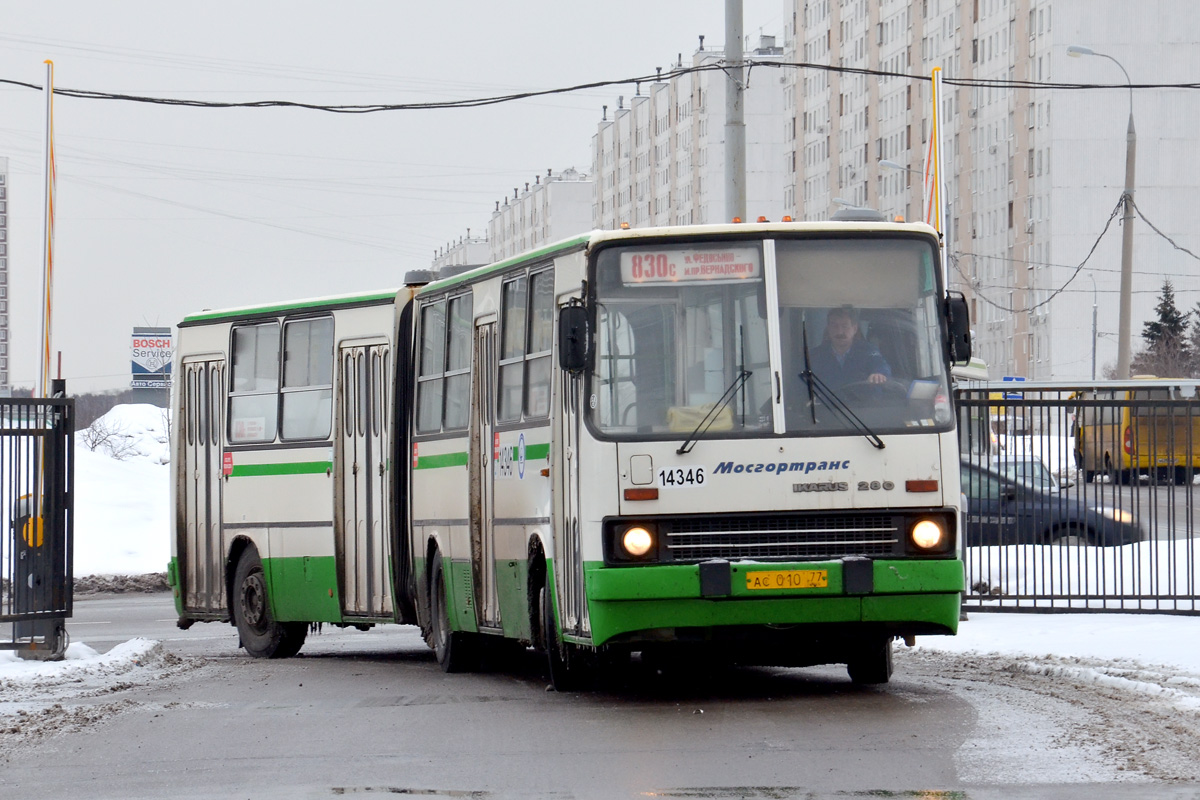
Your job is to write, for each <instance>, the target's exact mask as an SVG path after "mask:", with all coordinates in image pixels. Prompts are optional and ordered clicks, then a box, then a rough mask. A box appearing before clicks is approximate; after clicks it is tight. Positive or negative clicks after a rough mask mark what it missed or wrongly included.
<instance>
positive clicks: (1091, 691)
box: [0, 406, 1200, 783]
mask: <svg viewBox="0 0 1200 800" xmlns="http://www.w3.org/2000/svg"><path fill="white" fill-rule="evenodd" d="M100 427H101V428H103V429H105V430H107V431H109V432H113V431H116V432H118V433H119V437H118V439H117V440H116V442H117V443H116V446H115V451H114V450H113V449H111V448H107V447H106V446H105V445H104V444H103V443H102V444H100V445H96V446H95V449H91V447H89V443H88V441H87V435H86V434H85V432H81V433H79V434H77V436H78V437H79V439H78V440H77V446H76V458H77V464H76V495H77V496H76V524H75V535H76V545H75V574H76V575H77V576H83V575H96V574H118V575H133V574H141V573H147V572H161V571H163V570H164V569H165V568H166V564H167V561H168V558H169V549H170V548H169V545H168V536H167V531H168V530H169V524H168V521H169V508H168V503H169V492H168V486H169V466H168V464H167V461H168V457H169V448H168V445H167V439H168V435H167V425H166V421H165V418H164V416H163V412H162V411H161V410H160V409H157V408H154V407H153V406H118V407H117V408H115V409H113V410H112V411H111V412H110V413H109V414H107V415H106V416H105V417H104V418H102V420H101V425H100ZM95 438H96V437H95V435H94V434H93V438H92V444H95ZM110 438H111V437H110ZM1051 449H1053V448H1051ZM114 452H115V456H114ZM1043 455H1044V456H1045V455H1048V454H1046V453H1044V454H1043ZM1047 460H1048V462H1049V463H1051V465H1052V469H1055V470H1056V471H1058V470H1059V469H1061V464H1060V463H1059V459H1057V458H1050V459H1047ZM1164 544H1165V543H1141V544H1138V545H1131V546H1129V547H1127V548H1104V549H1103V553H1102V554H1100V553H1096V554H1092V555H1091V556H1089V557H1090V558H1093V559H1100V560H1106V563H1105V564H1102V565H1101V566H1103V567H1104V569H1103V570H1100V572H1102V573H1103V574H1107V575H1121V574H1126V568H1127V566H1128V565H1135V567H1136V569H1138V570H1140V569H1142V568H1143V565H1144V564H1145V563H1146V562H1148V561H1149V560H1150V559H1151V558H1167V556H1168V555H1170V556H1171V557H1172V558H1195V551H1194V550H1192V549H1190V548H1191V547H1192V542H1191V541H1190V540H1189V541H1188V542H1187V543H1186V545H1184V544H1182V543H1176V544H1175V545H1172V546H1173V547H1187V548H1188V549H1187V550H1186V551H1180V552H1178V553H1175V552H1172V553H1166V552H1165V551H1164V552H1158V551H1155V552H1154V553H1153V554H1152V555H1151V554H1150V550H1149V548H1152V547H1161V546H1163V545H1164ZM1137 548H1141V549H1140V550H1138V549H1137ZM1096 550H1101V549H1100V548H1096ZM1031 557H1036V556H1031ZM986 559H987V560H986V562H985V563H988V564H991V565H993V569H994V570H995V571H994V572H993V573H992V574H993V575H995V576H997V577H996V578H993V580H997V581H999V582H1000V583H1002V584H1004V588H1005V589H1006V590H1009V591H1019V590H1021V588H1022V587H1021V585H1020V583H1019V580H1020V578H1021V576H1020V575H1011V574H1008V573H1006V572H1003V571H1001V565H1002V564H1004V563H1010V564H1011V563H1014V562H1015V557H1014V554H1008V556H1007V560H1005V559H999V558H998V557H997V556H996V554H986ZM976 563H979V562H978V561H977V562H976ZM1097 563H1099V562H1097ZM1130 568H1133V567H1130ZM189 661H191V660H189ZM189 661H185V660H184V659H180V658H179V657H176V656H173V655H171V654H170V653H168V652H166V651H165V650H164V648H163V645H161V644H160V643H158V642H151V641H147V640H144V639H134V640H132V641H129V642H126V643H124V644H121V645H118V646H117V647H114V648H112V649H111V650H109V651H108V652H106V653H103V654H101V653H98V652H96V651H95V650H93V649H92V648H90V647H88V646H87V644H86V643H85V642H79V641H77V642H74V643H72V644H71V646H70V647H69V648H68V650H67V654H66V658H65V660H63V661H60V662H56V663H40V662H31V661H24V660H21V659H19V658H18V657H17V656H16V655H15V654H13V653H12V652H8V651H0V723H2V722H3V721H4V719H5V718H6V717H9V718H12V717H13V715H14V714H20V715H22V719H23V720H26V721H28V720H33V719H34V718H35V717H36V715H37V714H41V715H42V717H40V718H39V719H42V720H43V722H42V723H39V724H42V725H43V728H42V730H44V731H46V733H47V735H48V734H50V733H53V732H55V731H58V732H61V731H64V730H74V729H77V728H78V726H81V725H83V724H85V723H87V722H88V720H87V719H83V718H80V717H79V716H78V714H79V713H80V712H79V711H78V708H77V707H74V706H71V705H70V701H71V699H72V698H73V697H75V696H77V695H78V693H79V691H80V689H81V687H82V689H85V690H87V689H92V688H95V687H97V686H118V685H124V686H128V685H130V684H137V683H144V682H148V681H152V680H157V679H161V678H162V677H164V676H171V675H177V674H179V673H180V672H183V671H186V670H189V669H192V668H194V667H193V666H190V665H189ZM896 664H897V667H896V674H895V676H894V677H893V681H892V684H891V685H890V686H889V687H887V688H886V689H884V690H883V691H888V692H892V693H894V694H895V695H896V696H897V697H908V698H910V699H911V700H912V701H913V702H924V701H925V700H924V699H923V698H924V696H923V695H922V694H921V693H922V692H923V691H925V689H924V686H925V685H928V683H929V682H931V681H936V683H937V684H938V686H939V687H940V689H941V690H942V691H949V692H952V693H954V694H955V695H957V696H959V697H961V698H962V699H963V700H965V701H966V702H968V703H970V705H971V707H972V708H973V709H974V711H975V714H976V716H977V717H978V719H979V720H980V721H981V725H980V726H979V727H978V730H977V731H975V732H974V733H972V734H971V736H969V737H967V739H966V741H965V742H964V743H963V745H962V746H961V747H960V750H959V752H958V753H957V755H956V763H957V765H958V768H959V772H960V778H961V779H962V780H964V781H968V782H970V781H993V782H994V781H1003V780H1010V781H1013V782H1016V783H1021V782H1027V781H1028V780H1029V776H1030V775H1036V776H1038V780H1042V781H1045V782H1051V783H1053V782H1059V783H1085V782H1089V781H1096V780H1100V781H1104V780H1146V779H1150V780H1156V779H1157V780H1164V779H1165V780H1173V779H1186V780H1195V779H1197V775H1196V774H1195V770H1196V768H1195V767H1194V766H1193V762H1194V758H1193V757H1192V755H1191V753H1193V752H1194V744H1195V743H1194V742H1193V741H1192V737H1193V736H1194V735H1195V733H1196V732H1198V731H1200V617H1196V616H1193V617H1188V616H1170V615H1166V614H1120V613H1053V614H1051V613H1000V612H972V613H971V614H970V618H969V619H968V620H966V621H964V622H962V623H961V625H960V627H959V633H958V635H957V636H923V637H918V639H917V641H916V644H915V646H913V647H905V646H903V645H898V648H897V658H896ZM906 676H907V677H906ZM72 687H74V688H72ZM1114 700H1115V701H1117V702H1114ZM55 701H61V702H55ZM64 704H66V707H64ZM113 713H116V712H115V711H114V712H113ZM983 720H987V725H986V727H985V726H983V725H982V721H983ZM1147 720H1150V722H1148V721H1147ZM1147 726H1152V727H1153V731H1154V732H1153V735H1154V736H1157V737H1158V739H1157V740H1156V741H1157V742H1159V743H1160V744H1159V745H1157V746H1156V747H1154V748H1147V747H1144V746H1142V744H1144V740H1145V737H1147V736H1149V735H1150V733H1147V732H1146V731H1147V730H1148V729H1147ZM972 737H973V738H972ZM1139 742H1141V743H1142V744H1139ZM3 746H4V740H3V738H2V737H0V750H2V749H3ZM1148 753H1149V754H1150V755H1148ZM1117 763H1120V764H1121V765H1120V766H1116V764H1117ZM1031 766H1036V769H1033V770H1032V772H1031V771H1030V768H1031Z"/></svg>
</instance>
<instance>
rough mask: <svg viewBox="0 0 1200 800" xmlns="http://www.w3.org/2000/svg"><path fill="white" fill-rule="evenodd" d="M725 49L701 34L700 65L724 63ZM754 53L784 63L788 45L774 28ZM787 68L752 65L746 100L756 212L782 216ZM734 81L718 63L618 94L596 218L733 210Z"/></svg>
mask: <svg viewBox="0 0 1200 800" xmlns="http://www.w3.org/2000/svg"><path fill="white" fill-rule="evenodd" d="M723 58H724V52H723V51H722V50H720V49H716V50H714V49H712V48H705V45H704V37H701V39H700V47H699V49H698V50H697V51H696V52H695V53H694V54H693V56H692V61H691V65H692V66H695V67H703V66H715V65H717V64H719V63H721V61H722V59H723ZM746 58H748V59H749V58H753V59H755V60H757V61H774V62H780V61H782V59H783V49H782V48H781V47H779V46H777V45H776V41H775V37H773V36H761V37H760V38H759V43H758V47H757V48H755V49H754V50H753V51H750V52H747V53H746ZM676 66H677V67H678V66H682V59H680V61H679V63H678V64H677V65H676ZM786 75H787V72H786V71H784V70H779V69H775V68H770V67H761V66H760V67H757V68H755V69H753V70H751V71H750V74H749V80H748V86H747V89H746V92H745V95H744V102H743V108H744V117H745V124H746V209H747V216H748V217H749V218H751V219H755V218H757V217H759V216H765V217H767V218H768V219H772V220H778V219H779V218H780V217H781V216H782V214H783V213H784V212H783V205H784V204H783V197H784V194H783V192H784V185H785V175H784V173H782V172H781V171H780V170H779V164H780V163H781V162H782V159H783V148H784V137H783V129H782V127H781V126H780V124H779V123H780V120H782V119H783V117H784V101H785V99H786V95H785V93H784V92H783V91H782V87H783V85H784V84H783V81H784V80H785V78H786ZM726 89H727V82H726V77H725V73H724V72H722V71H720V70H718V69H714V70H710V71H697V72H689V73H686V74H682V75H676V76H674V77H671V78H669V79H666V80H662V81H656V82H653V83H651V84H649V85H647V86H644V87H638V89H637V94H635V95H634V96H633V97H630V98H625V97H619V98H617V104H616V108H615V109H610V108H609V107H607V106H606V107H605V109H604V114H603V119H602V120H601V121H600V123H599V124H598V126H597V129H596V133H595V135H594V136H593V137H592V174H593V175H594V176H595V196H594V201H593V203H594V205H593V209H592V219H593V222H594V224H595V227H597V228H606V229H612V228H619V227H620V226H621V225H622V224H625V223H627V224H628V225H629V226H630V227H633V228H640V227H646V226H651V225H699V224H704V223H716V222H727V221H729V219H731V218H732V216H733V215H732V213H731V212H730V211H729V210H728V209H727V208H726V202H725V188H724V185H725V184H724V180H725V179H724V173H725V98H726V94H725V93H726ZM627 99H628V103H627V102H626V100H627ZM610 111H611V112H612V113H611V114H610V113H609V112H610Z"/></svg>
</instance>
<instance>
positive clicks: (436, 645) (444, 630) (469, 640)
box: [429, 555, 479, 672]
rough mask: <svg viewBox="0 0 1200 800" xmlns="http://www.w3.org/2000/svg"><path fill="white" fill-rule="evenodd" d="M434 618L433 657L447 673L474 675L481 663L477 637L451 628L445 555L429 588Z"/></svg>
mask: <svg viewBox="0 0 1200 800" xmlns="http://www.w3.org/2000/svg"><path fill="white" fill-rule="evenodd" d="M429 604H430V606H431V609H430V611H431V613H430V615H429V616H430V617H432V618H433V630H432V633H431V636H430V638H431V640H432V641H431V642H430V644H432V645H433V653H434V655H436V656H437V662H438V665H439V666H441V668H442V671H443V672H470V671H471V670H472V669H474V668H475V667H476V665H477V663H478V661H479V646H478V644H479V643H478V640H477V638H476V636H477V634H472V633H467V632H465V631H456V630H454V629H453V628H452V627H451V626H450V608H449V605H448V604H447V602H446V576H445V572H444V571H443V569H442V558H441V555H436V556H435V560H434V562H433V577H432V579H431V580H430V586H429Z"/></svg>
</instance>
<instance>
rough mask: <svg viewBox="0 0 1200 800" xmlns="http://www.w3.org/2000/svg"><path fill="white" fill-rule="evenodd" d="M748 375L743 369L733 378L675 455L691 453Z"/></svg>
mask: <svg viewBox="0 0 1200 800" xmlns="http://www.w3.org/2000/svg"><path fill="white" fill-rule="evenodd" d="M750 375H751V372H750V370H748V369H744V370H742V371H741V372H739V373H738V374H737V375H736V376H735V377H734V379H733V383H731V384H729V388H727V389H726V390H725V394H723V395H721V399H720V400H718V401H717V402H716V403H715V404H714V405H713V407H712V408H711V409H710V410H709V412H708V413H707V414H705V415H704V419H702V420H700V424H699V425H697V426H696V429H695V430H694V431H692V432H691V433H690V434H688V437H687V438H686V439H684V440H683V444H681V445H680V446H679V449H678V450H676V451H675V453H676V454H677V455H681V456H682V455H685V454H687V453H690V452H692V448H693V447H695V446H696V440H697V438H698V437H699V436H700V434H702V433H704V432H705V431H707V430H708V429H709V428H710V427H712V424H713V423H714V422H716V421H717V415H718V414H720V413H721V409H723V408H725V406H727V405H729V401H730V400H732V399H733V395H734V393H735V392H737V390H738V388H739V387H740V386H741V385H742V384H743V383H745V382H746V381H747V380H748V379H749V378H750Z"/></svg>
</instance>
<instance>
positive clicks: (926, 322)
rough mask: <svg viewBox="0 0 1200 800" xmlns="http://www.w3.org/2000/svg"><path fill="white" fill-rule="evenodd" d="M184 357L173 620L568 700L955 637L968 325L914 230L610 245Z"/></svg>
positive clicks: (297, 322)
mask: <svg viewBox="0 0 1200 800" xmlns="http://www.w3.org/2000/svg"><path fill="white" fill-rule="evenodd" d="M827 335H828V336H827ZM838 336H840V337H841V340H840V342H841V345H843V346H845V345H847V344H849V345H850V349H849V350H847V351H845V352H842V351H840V350H839V349H838V348H837V347H836V346H835V345H836V344H837V343H838V339H837V337H838ZM827 339H828V340H827ZM178 342H179V345H178V355H177V358H178V363H177V370H178V371H177V373H176V374H177V375H178V381H177V390H176V396H175V399H174V411H175V413H176V415H177V417H176V418H177V419H178V420H179V421H180V422H179V424H176V425H175V426H174V427H173V436H174V442H173V448H174V453H173V463H174V464H175V465H176V469H175V473H174V481H173V487H172V488H173V498H174V509H175V519H174V531H173V537H172V545H173V549H172V561H171V564H170V567H169V569H170V571H169V579H170V583H171V585H172V586H173V588H174V592H175V601H176V608H177V611H178V614H179V624H180V626H181V627H187V626H189V625H191V624H192V623H193V622H196V621H220V622H232V624H233V625H235V626H236V628H237V631H238V635H239V637H240V644H241V646H242V647H243V648H245V650H246V651H247V652H248V653H250V654H251V655H253V656H259V657H286V656H290V655H294V654H295V653H296V652H297V651H298V650H299V649H300V648H301V646H302V645H303V643H304V640H305V636H306V634H307V632H308V631H309V628H310V625H311V624H312V623H329V624H333V625H338V626H355V627H359V628H368V627H371V626H374V625H378V624H383V623H401V624H413V625H419V626H420V627H421V629H422V631H423V633H424V635H425V637H426V639H427V641H428V642H429V644H430V645H431V647H432V648H433V649H434V651H435V652H436V655H437V660H438V662H439V663H440V664H441V666H442V667H443V668H444V669H446V670H447V671H458V670H467V669H470V668H472V667H473V666H475V665H477V664H478V663H479V658H480V655H481V653H482V652H483V651H484V650H485V649H487V648H491V647H497V646H502V647H505V648H509V649H513V650H516V649H520V648H527V647H533V648H536V649H537V650H539V651H542V652H544V653H545V656H546V659H547V666H548V671H549V674H550V678H551V680H552V682H553V684H554V685H555V686H556V687H559V688H566V687H568V686H570V685H572V684H576V683H578V681H579V680H580V678H581V676H586V675H588V674H590V673H592V672H593V671H594V669H595V667H596V665H599V664H611V663H613V660H614V659H616V660H621V659H627V658H628V657H629V656H630V655H631V654H635V653H640V654H642V655H643V657H649V658H651V659H655V658H669V657H674V656H678V655H679V654H686V656H687V657H688V658H713V659H722V660H724V661H727V662H736V663H745V664H769V665H796V666H807V665H814V664H824V663H838V664H846V665H847V668H848V672H849V675H850V677H851V679H852V680H854V681H856V682H861V683H882V682H886V681H887V680H888V678H889V676H890V675H891V670H892V666H891V664H892V662H891V654H892V642H893V640H894V639H896V638H898V637H900V638H905V639H908V640H910V641H911V637H913V636H915V635H919V634H953V633H955V631H956V629H957V625H958V619H959V609H960V592H961V591H962V589H963V565H962V561H961V560H960V559H959V556H958V536H959V531H958V520H959V505H960V490H959V470H958V458H959V454H958V443H957V441H956V432H955V419H956V414H955V411H954V409H953V408H952V399H951V392H950V387H949V382H948V374H949V368H950V365H951V363H952V362H955V361H959V362H962V361H966V359H967V358H968V357H969V348H970V344H969V333H968V322H967V310H966V304H965V302H963V300H962V298H961V296H950V295H947V294H946V292H945V290H944V287H943V286H942V274H941V269H940V266H939V254H938V238H937V234H936V232H935V231H934V230H933V229H932V228H929V227H928V226H925V225H923V224H905V223H890V222H884V221H881V219H872V220H861V219H860V220H847V221H830V222H823V223H759V224H741V225H721V226H716V225H712V226H689V227H674V228H654V229H639V230H623V231H596V232H593V233H590V234H587V235H585V236H581V237H578V238H575V239H571V240H568V241H564V242H560V243H557V244H554V245H551V246H548V247H545V248H543V249H541V250H537V251H535V252H531V253H528V254H526V255H522V256H519V257H515V258H511V259H508V260H505V261H502V262H499V263H496V264H491V265H488V266H484V267H479V268H475V269H472V270H470V271H466V272H463V273H461V274H457V275H453V276H450V277H441V278H440V279H437V280H434V281H433V282H427V283H422V282H420V281H418V280H416V279H415V278H413V279H411V280H409V281H408V283H407V285H406V286H404V287H403V288H401V289H398V290H396V291H388V292H382V293H377V294H362V295H352V296H342V297H330V298H324V299H318V300H312V301H308V302H296V303H285V304H279V305H265V306H256V307H247V308H235V309H229V310H221V311H205V312H202V313H198V314H195V315H192V316H189V317H187V318H186V319H184V320H183V321H182V322H181V323H180V325H179V339H178ZM839 353H841V355H839ZM856 368H861V370H862V374H857V375H855V374H853V373H854V370H855V369H856Z"/></svg>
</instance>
